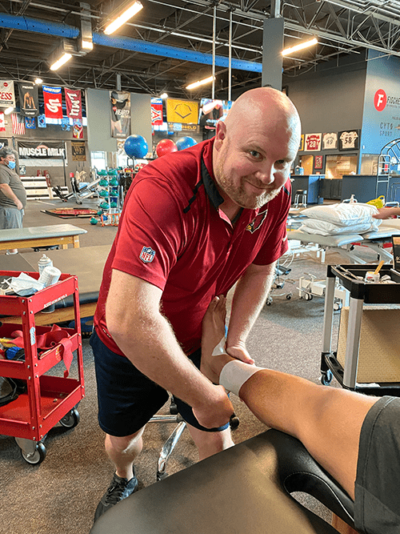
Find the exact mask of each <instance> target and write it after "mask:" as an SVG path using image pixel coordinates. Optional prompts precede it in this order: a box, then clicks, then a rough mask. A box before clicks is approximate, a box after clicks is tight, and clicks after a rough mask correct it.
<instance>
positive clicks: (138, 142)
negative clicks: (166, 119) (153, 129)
mask: <svg viewBox="0 0 400 534" xmlns="http://www.w3.org/2000/svg"><path fill="white" fill-rule="evenodd" d="M124 150H125V152H126V154H127V155H128V156H129V157H130V158H144V157H145V156H146V154H147V152H148V150H149V147H148V144H147V141H146V139H145V138H144V137H143V136H142V135H130V136H129V137H128V138H127V139H126V141H125V144H124Z"/></svg>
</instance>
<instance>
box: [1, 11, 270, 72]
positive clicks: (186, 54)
mask: <svg viewBox="0 0 400 534" xmlns="http://www.w3.org/2000/svg"><path fill="white" fill-rule="evenodd" d="M0 26H1V27H3V28H10V29H11V28H12V29H14V30H21V31H26V32H33V33H43V34H45V35H52V36H54V37H63V38H68V39H76V38H78V37H79V36H80V30H79V28H75V27H74V26H69V25H67V24H63V23H57V22H48V21H45V20H37V19H32V18H28V17H15V16H13V15H7V14H1V15H0ZM93 44H97V45H100V46H108V47H110V48H117V49H120V50H129V51H131V52H141V53H143V54H152V55H155V56H162V57H168V58H173V59H180V60H182V61H191V62H193V63H201V64H202V65H212V55H211V54H204V53H202V52H196V51H194V50H185V49H183V48H176V47H173V46H168V45H162V44H157V43H150V42H147V41H139V40H137V39H131V38H129V37H110V36H108V35H104V34H100V33H96V32H93ZM215 65H216V66H218V67H225V68H227V67H228V66H229V58H228V57H225V56H216V57H215ZM232 68H233V69H237V70H242V71H247V72H257V73H260V72H261V71H262V63H258V62H253V61H244V60H239V59H232Z"/></svg>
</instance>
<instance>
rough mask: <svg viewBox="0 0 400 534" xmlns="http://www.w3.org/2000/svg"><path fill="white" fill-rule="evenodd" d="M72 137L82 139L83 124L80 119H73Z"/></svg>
mask: <svg viewBox="0 0 400 534" xmlns="http://www.w3.org/2000/svg"><path fill="white" fill-rule="evenodd" d="M72 137H73V138H74V139H83V124H82V121H81V119H74V120H73V128H72Z"/></svg>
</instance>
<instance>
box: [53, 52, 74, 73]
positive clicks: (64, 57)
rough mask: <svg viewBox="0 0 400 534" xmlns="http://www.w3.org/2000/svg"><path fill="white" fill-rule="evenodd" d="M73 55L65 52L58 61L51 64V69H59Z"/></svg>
mask: <svg viewBox="0 0 400 534" xmlns="http://www.w3.org/2000/svg"><path fill="white" fill-rule="evenodd" d="M71 57H72V55H71V54H67V53H64V54H63V55H62V56H61V57H60V58H59V59H57V61H55V62H54V63H53V64H52V65H51V66H50V70H58V69H59V68H60V67H62V66H63V65H64V64H65V63H66V62H67V61H69V60H70V59H71Z"/></svg>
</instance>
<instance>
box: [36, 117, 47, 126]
mask: <svg viewBox="0 0 400 534" xmlns="http://www.w3.org/2000/svg"><path fill="white" fill-rule="evenodd" d="M37 122H38V128H46V115H45V114H44V113H43V114H42V115H38V118H37Z"/></svg>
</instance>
